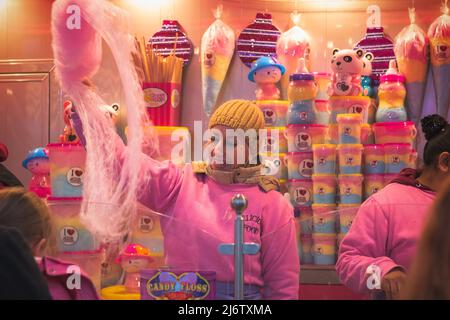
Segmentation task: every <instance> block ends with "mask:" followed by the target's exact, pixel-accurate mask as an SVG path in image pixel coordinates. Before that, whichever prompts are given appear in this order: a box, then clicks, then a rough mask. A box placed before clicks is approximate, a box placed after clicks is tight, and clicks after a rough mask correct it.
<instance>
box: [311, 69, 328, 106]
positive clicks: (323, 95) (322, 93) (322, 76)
mask: <svg viewBox="0 0 450 320" xmlns="http://www.w3.org/2000/svg"><path fill="white" fill-rule="evenodd" d="M313 74H314V79H315V80H316V83H317V87H318V88H317V89H318V90H317V95H316V100H322V101H327V100H328V99H329V98H330V96H329V95H328V87H329V86H330V83H331V74H330V73H326V72H314V73H313Z"/></svg>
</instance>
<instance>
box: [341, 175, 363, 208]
mask: <svg viewBox="0 0 450 320" xmlns="http://www.w3.org/2000/svg"><path fill="white" fill-rule="evenodd" d="M338 179H339V193H340V200H341V201H340V203H341V204H360V203H361V201H362V187H363V180H364V177H363V175H362V174H340V175H339V178H338Z"/></svg>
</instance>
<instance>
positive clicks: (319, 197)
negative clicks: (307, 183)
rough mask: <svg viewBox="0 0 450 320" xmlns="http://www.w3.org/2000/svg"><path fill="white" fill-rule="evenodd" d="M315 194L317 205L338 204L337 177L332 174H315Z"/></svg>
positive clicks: (313, 179) (313, 177)
mask: <svg viewBox="0 0 450 320" xmlns="http://www.w3.org/2000/svg"><path fill="white" fill-rule="evenodd" d="M312 181H313V193H314V203H315V204H334V203H336V176H335V175H331V174H313V175H312Z"/></svg>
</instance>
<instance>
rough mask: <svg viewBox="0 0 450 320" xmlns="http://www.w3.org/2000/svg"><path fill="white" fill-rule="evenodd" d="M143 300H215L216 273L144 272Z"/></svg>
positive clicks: (189, 271) (186, 271)
mask: <svg viewBox="0 0 450 320" xmlns="http://www.w3.org/2000/svg"><path fill="white" fill-rule="evenodd" d="M139 278H140V283H141V285H140V288H141V300H214V299H215V298H216V272H214V271H206V270H205V271H192V270H174V269H168V270H142V271H141V272H140V277H139Z"/></svg>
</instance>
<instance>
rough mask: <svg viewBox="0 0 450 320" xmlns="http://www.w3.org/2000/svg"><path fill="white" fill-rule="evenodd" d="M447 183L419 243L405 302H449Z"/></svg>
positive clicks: (449, 201)
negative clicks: (419, 300) (441, 300)
mask: <svg viewBox="0 0 450 320" xmlns="http://www.w3.org/2000/svg"><path fill="white" fill-rule="evenodd" d="M449 228H450V179H448V180H447V181H446V182H445V185H444V187H443V188H442V190H441V192H440V194H439V196H438V197H437V199H436V201H435V203H434V205H433V209H432V212H431V214H430V215H429V217H428V221H427V223H426V224H425V228H424V230H423V233H422V235H421V237H420V240H419V245H418V252H417V256H416V257H415V259H414V262H413V264H412V267H411V271H410V274H409V276H408V281H407V283H406V288H405V289H404V292H403V294H402V295H403V298H404V299H408V300H410V299H421V300H423V299H432V300H434V299H445V300H448V299H450V287H449V285H448V284H449V281H450V232H449V231H448V230H449Z"/></svg>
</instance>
